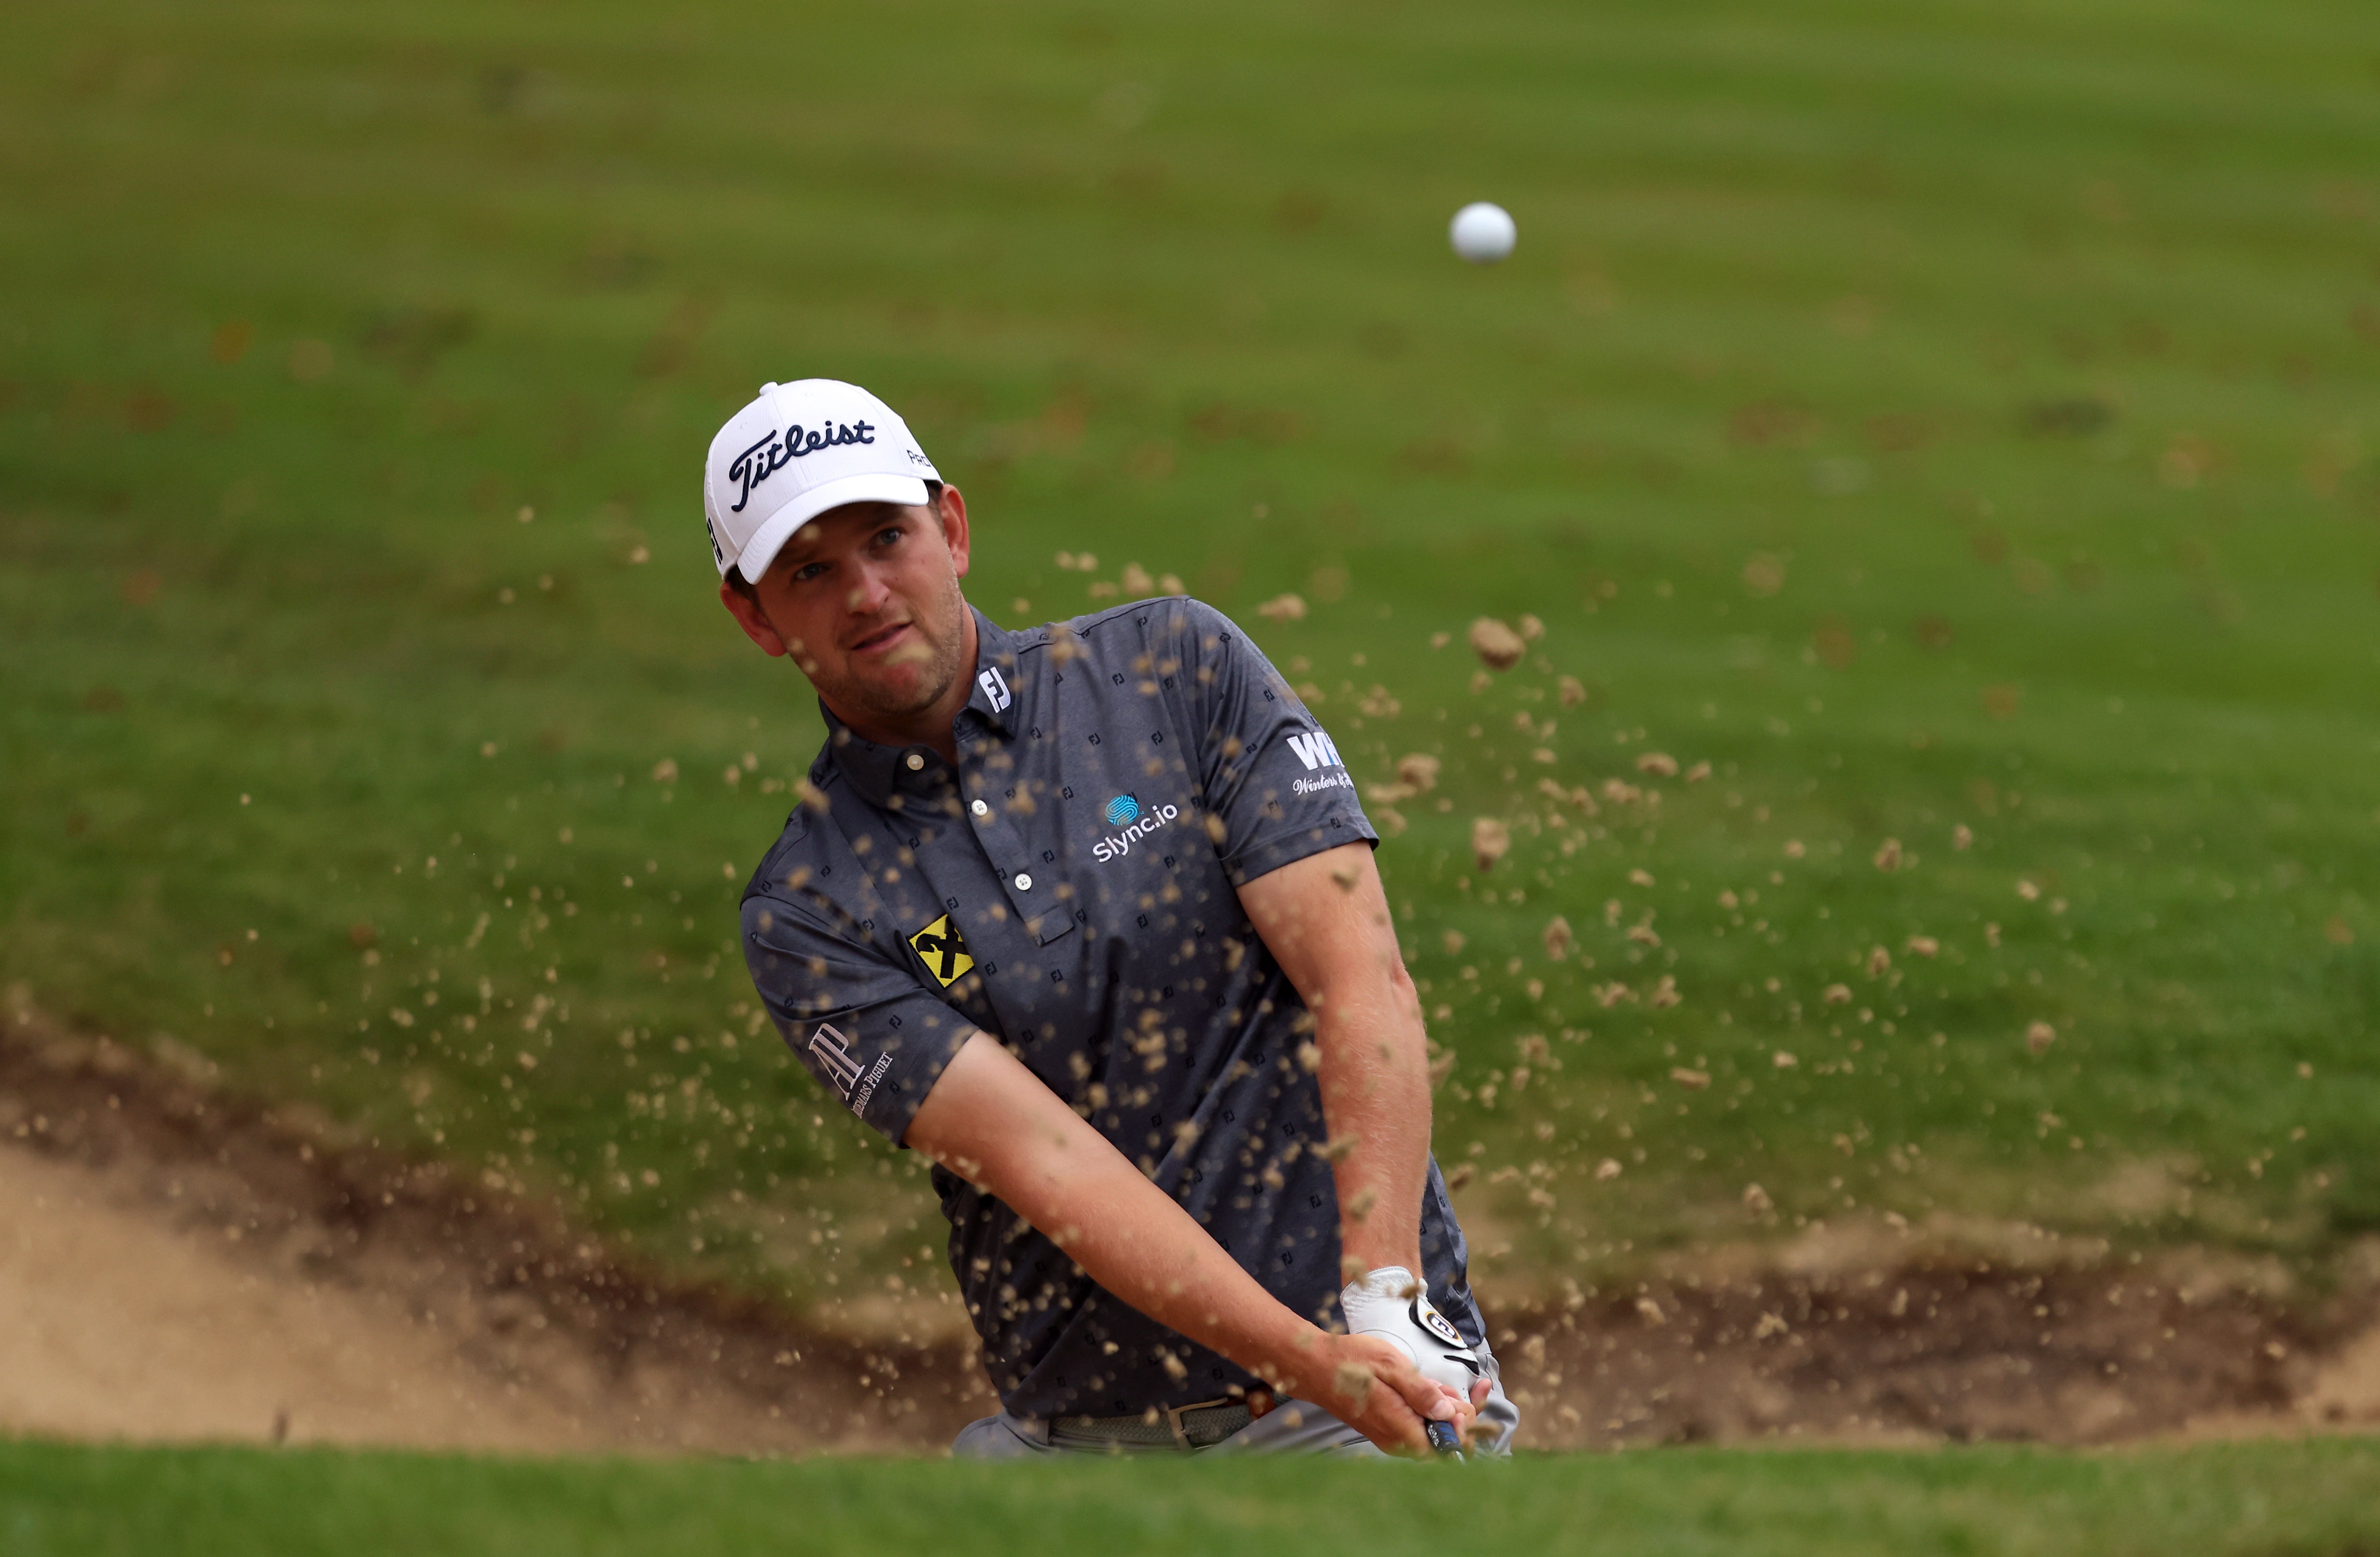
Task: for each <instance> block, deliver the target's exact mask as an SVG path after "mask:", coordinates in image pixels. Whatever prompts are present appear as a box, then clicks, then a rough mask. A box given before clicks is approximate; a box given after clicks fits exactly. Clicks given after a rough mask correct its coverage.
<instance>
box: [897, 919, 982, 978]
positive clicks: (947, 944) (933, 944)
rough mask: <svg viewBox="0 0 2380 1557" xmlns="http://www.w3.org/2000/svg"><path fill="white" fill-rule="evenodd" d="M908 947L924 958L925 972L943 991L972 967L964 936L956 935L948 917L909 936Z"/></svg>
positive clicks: (955, 929)
mask: <svg viewBox="0 0 2380 1557" xmlns="http://www.w3.org/2000/svg"><path fill="white" fill-rule="evenodd" d="M909 944H910V945H912V946H914V947H916V948H917V955H919V956H921V957H923V958H925V959H926V971H927V972H929V973H931V974H932V975H933V976H934V977H935V978H936V979H940V980H941V985H942V988H944V989H946V990H947V989H949V988H950V987H951V986H952V985H953V984H955V983H957V982H958V981H959V979H960V977H961V976H962V975H963V974H965V972H966V970H967V969H968V968H970V967H974V966H975V955H974V954H973V953H971V952H969V951H968V950H967V943H966V937H965V936H964V935H961V934H960V933H959V927H958V926H957V925H955V924H953V923H952V922H951V917H950V916H949V915H948V914H944V915H943V916H942V917H941V918H939V919H936V920H935V921H934V922H933V923H931V924H929V925H928V926H927V927H926V928H925V929H923V930H921V931H917V934H915V935H912V936H911V937H909Z"/></svg>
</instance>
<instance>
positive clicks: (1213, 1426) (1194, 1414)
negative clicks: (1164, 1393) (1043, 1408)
mask: <svg viewBox="0 0 2380 1557" xmlns="http://www.w3.org/2000/svg"><path fill="white" fill-rule="evenodd" d="M1255 1419H1256V1417H1255V1414H1254V1413H1252V1412H1251V1411H1249V1409H1248V1406H1247V1403H1246V1402H1245V1401H1244V1400H1232V1399H1229V1398H1225V1399H1222V1400H1202V1401H1199V1402H1197V1403H1196V1404H1195V1405H1152V1406H1150V1407H1149V1408H1148V1409H1147V1410H1146V1411H1144V1412H1142V1413H1141V1414H1140V1415H1139V1416H1137V1417H1057V1418H1055V1419H1054V1420H1052V1421H1051V1422H1050V1442H1051V1443H1054V1444H1062V1445H1065V1446H1067V1447H1070V1448H1099V1449H1108V1450H1114V1451H1123V1450H1126V1449H1135V1450H1136V1449H1175V1450H1180V1449H1209V1448H1212V1447H1213V1446H1214V1445H1216V1444H1218V1443H1220V1442H1221V1441H1223V1440H1225V1439H1227V1438H1229V1437H1231V1436H1232V1435H1233V1433H1235V1432H1237V1431H1239V1430H1240V1429H1242V1428H1245V1427H1246V1426H1247V1425H1248V1424H1249V1423H1250V1422H1251V1421H1254V1420H1255Z"/></svg>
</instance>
